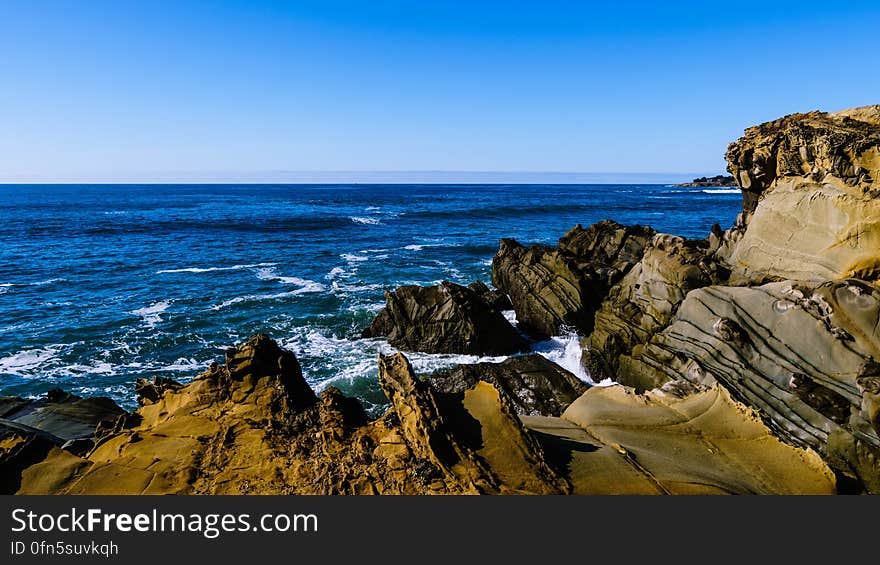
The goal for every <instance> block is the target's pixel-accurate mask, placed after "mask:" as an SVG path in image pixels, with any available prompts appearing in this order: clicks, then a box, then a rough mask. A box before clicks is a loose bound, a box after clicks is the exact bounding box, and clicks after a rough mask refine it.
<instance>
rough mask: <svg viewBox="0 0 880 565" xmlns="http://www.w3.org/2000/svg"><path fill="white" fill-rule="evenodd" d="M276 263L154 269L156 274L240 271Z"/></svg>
mask: <svg viewBox="0 0 880 565" xmlns="http://www.w3.org/2000/svg"><path fill="white" fill-rule="evenodd" d="M277 264H278V263H253V264H250V265H232V266H231V267H185V268H182V269H162V270H161V271H156V274H157V275H161V274H165V273H212V272H214V271H240V270H242V269H256V268H258V267H272V266H275V265H277Z"/></svg>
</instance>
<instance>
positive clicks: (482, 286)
mask: <svg viewBox="0 0 880 565" xmlns="http://www.w3.org/2000/svg"><path fill="white" fill-rule="evenodd" d="M468 288H469V289H471V290H472V291H474V292H475V293H476V294H477V296H479V297H480V300H482V301H483V303H484V304H485V305H486V306H488V307H489V309H490V310H494V311H495V312H504V311H506V310H513V304H511V303H510V297H509V296H507V295H506V294H504V293H503V292H501V291H500V290H498V289H494V290H493V289H491V288H489V286H488V285H487V284H486V283H484V282H483V281H474V282H472V283H471V284H469V285H468Z"/></svg>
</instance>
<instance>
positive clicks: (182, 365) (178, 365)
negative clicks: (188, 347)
mask: <svg viewBox="0 0 880 565" xmlns="http://www.w3.org/2000/svg"><path fill="white" fill-rule="evenodd" d="M209 364H210V361H196V360H195V359H186V358H184V357H181V358H179V359H177V361H175V362H174V363H171V364H170V365H164V366H162V367H160V368H158V369H153V370H154V371H155V370H159V371H171V372H183V371H195V370H199V369H204V368H207V367H208V365H209Z"/></svg>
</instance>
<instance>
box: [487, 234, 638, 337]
mask: <svg viewBox="0 0 880 565" xmlns="http://www.w3.org/2000/svg"><path fill="white" fill-rule="evenodd" d="M654 233H655V232H654V230H652V229H650V228H645V227H642V226H622V225H620V224H618V223H616V222H612V221H604V222H599V223H598V224H595V225H592V226H590V227H588V228H582V227H581V226H580V225H578V226H576V227H574V228H573V229H572V230H571V231H569V232H568V233H567V234H565V235H564V236H563V237H562V238H561V239H560V240H559V245H558V247H555V248H552V247H546V246H539V245H533V246H531V247H528V248H527V247H523V246H522V245H520V244H519V243H517V242H516V241H514V240H512V239H504V240H502V241H501V247H500V248H499V250H498V253H496V255H495V257H494V258H493V260H492V284H494V285H495V286H496V287H497V288H499V289H500V290H501V291H503V292H505V293H507V294H508V295H509V296H510V301H511V303H512V304H513V307H514V310H515V311H516V315H517V321H518V323H519V326H520V327H521V328H522V329H524V330H525V331H527V332H529V333H532V334H534V335H535V336H538V337H548V336H551V335H556V334H558V333H559V331H560V328H562V327H564V326H570V327H574V328H576V329H579V330H581V331H582V332H584V333H587V332H589V331H590V329H592V325H593V315H594V313H595V311H596V309H598V308H599V305H600V304H601V302H602V300H603V299H604V298H605V295H606V294H607V293H608V290H609V289H610V288H611V286H613V285H614V284H615V283H617V282H618V281H619V280H620V278H621V277H623V276H624V275H625V274H626V273H627V272H629V270H630V269H631V268H632V267H633V265H635V264H636V263H638V261H639V260H640V259H641V257H642V252H643V251H644V248H645V246H646V245H647V243H648V241H649V240H650V239H651V237H652V236H653V235H654Z"/></svg>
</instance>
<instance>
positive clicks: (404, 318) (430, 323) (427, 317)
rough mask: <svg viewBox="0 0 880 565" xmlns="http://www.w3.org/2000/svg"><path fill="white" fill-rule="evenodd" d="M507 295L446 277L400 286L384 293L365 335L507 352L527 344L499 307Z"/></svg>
mask: <svg viewBox="0 0 880 565" xmlns="http://www.w3.org/2000/svg"><path fill="white" fill-rule="evenodd" d="M505 299H506V297H505V296H498V295H497V294H495V293H492V292H491V291H490V290H489V289H488V287H486V286H485V285H482V286H481V287H480V286H478V287H477V290H476V291H475V290H473V289H472V288H468V287H464V286H461V285H457V284H455V283H452V282H448V281H443V282H442V283H441V284H439V285H437V286H428V287H422V286H415V285H412V286H401V287H398V288H397V289H396V290H395V291H394V292H386V293H385V301H386V306H385V308H384V309H382V310H381V311H380V312H379V314H378V315H377V316H376V318H375V320H374V321H373V323H372V324H371V325H370V327H369V328H367V329H366V330H365V331H364V332H363V334H362V335H363V337H379V336H385V337H387V338H388V343H389V344H391V345H392V346H394V347H396V348H398V349H400V350H403V351H422V352H425V353H460V354H470V355H509V354H511V353H517V352H520V351H525V350H526V349H528V347H529V344H528V341H527V340H526V339H525V338H523V337H522V336H521V335H520V334H519V332H518V331H517V330H516V328H514V327H513V326H512V325H511V324H510V322H508V321H507V319H506V318H505V317H504V316H503V315H502V314H501V311H500V310H499V308H503V307H504V306H506V305H507V304H506V302H505Z"/></svg>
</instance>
